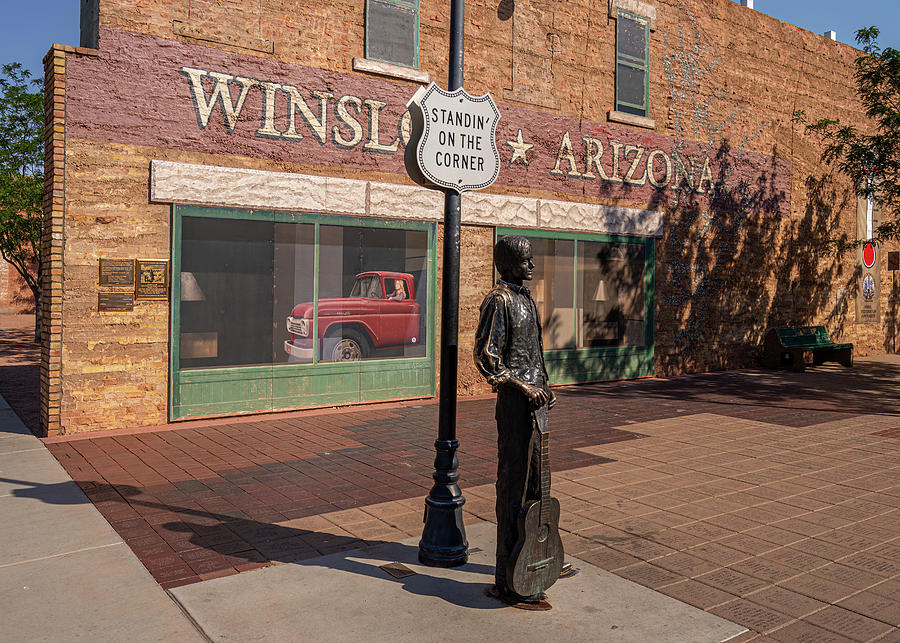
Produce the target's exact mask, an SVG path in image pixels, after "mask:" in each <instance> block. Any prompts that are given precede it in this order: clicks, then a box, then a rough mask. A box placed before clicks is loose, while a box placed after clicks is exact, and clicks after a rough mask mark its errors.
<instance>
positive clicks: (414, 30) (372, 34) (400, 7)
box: [365, 0, 420, 69]
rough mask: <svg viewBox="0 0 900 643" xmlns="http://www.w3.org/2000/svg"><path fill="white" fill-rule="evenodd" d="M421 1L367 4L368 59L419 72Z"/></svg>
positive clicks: (385, 0) (368, 0)
mask: <svg viewBox="0 0 900 643" xmlns="http://www.w3.org/2000/svg"><path fill="white" fill-rule="evenodd" d="M419 18H420V11H419V0H366V43H365V48H366V58H367V59H369V60H377V61H380V62H385V63H390V64H392V65H400V66H401V67H409V68H412V69H418V68H419Z"/></svg>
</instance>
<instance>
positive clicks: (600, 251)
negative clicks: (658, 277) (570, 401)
mask: <svg viewBox="0 0 900 643" xmlns="http://www.w3.org/2000/svg"><path fill="white" fill-rule="evenodd" d="M505 234H525V235H526V236H527V237H528V238H529V240H530V241H531V248H532V254H533V258H534V264H535V270H534V278H533V279H532V281H531V283H530V284H529V287H530V289H531V293H532V297H533V298H534V301H535V305H536V306H537V309H538V314H539V315H540V317H541V324H542V329H543V340H544V350H546V351H555V355H554V356H553V358H552V359H553V360H557V361H559V362H560V364H561V366H560V368H565V369H570V372H567V373H566V374H565V376H566V377H568V376H569V375H572V372H571V370H572V369H574V370H575V371H578V369H587V370H586V371H584V372H580V371H579V372H578V373H577V377H578V378H582V380H583V379H587V378H590V377H591V376H592V375H595V374H592V373H590V372H588V371H589V370H590V369H591V368H594V367H600V368H604V369H606V368H607V367H608V365H607V363H606V362H602V360H604V359H606V358H601V357H598V356H600V355H601V354H604V355H605V354H609V355H612V353H613V352H614V351H609V350H606V351H604V349H623V350H626V351H629V354H631V353H634V351H635V350H637V351H639V352H641V356H642V357H640V358H639V359H638V361H635V362H633V363H634V364H639V365H640V368H642V369H643V368H646V367H647V365H648V364H652V361H651V360H652V348H653V346H652V340H650V339H649V337H652V335H650V334H649V333H650V332H652V329H649V330H648V328H647V324H648V319H649V320H652V309H651V304H650V302H649V300H648V292H647V289H648V288H650V294H651V296H652V282H653V278H652V272H651V274H650V275H649V276H648V274H647V273H648V271H652V269H653V265H652V264H653V241H652V240H650V239H644V238H640V237H625V236H601V235H590V234H577V233H568V232H561V233H557V234H556V235H554V233H552V232H551V233H548V232H537V231H518V230H511V229H501V230H498V236H502V235H505ZM545 235H546V236H545ZM597 349H600V350H597ZM588 354H590V355H593V357H587V356H588ZM595 359H600V360H601V362H592V361H591V360H595ZM585 360H587V361H585ZM626 361H627V360H626ZM631 372H632V371H627V370H626V371H620V372H616V373H614V374H612V376H619V375H622V374H623V373H625V374H630V373H631Z"/></svg>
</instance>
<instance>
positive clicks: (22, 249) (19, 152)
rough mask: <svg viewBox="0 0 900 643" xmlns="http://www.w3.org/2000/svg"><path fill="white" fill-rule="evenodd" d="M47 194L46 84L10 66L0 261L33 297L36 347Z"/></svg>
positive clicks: (1, 107)
mask: <svg viewBox="0 0 900 643" xmlns="http://www.w3.org/2000/svg"><path fill="white" fill-rule="evenodd" d="M33 88H36V89H33ZM43 194H44V94H43V87H42V83H41V82H40V80H38V79H34V78H32V77H31V74H30V72H29V71H28V70H27V69H25V68H23V67H22V65H21V64H19V63H9V64H7V65H3V68H2V71H0V255H2V257H3V259H4V260H6V261H7V262H9V263H10V264H11V265H12V266H13V267H14V268H15V269H16V271H17V272H18V273H19V274H20V275H21V276H22V279H23V280H24V281H25V283H26V284H27V285H28V287H29V288H30V289H31V292H32V294H33V295H34V303H35V341H38V340H39V339H40V317H41V297H40V288H41V213H42V209H43V208H42V201H43Z"/></svg>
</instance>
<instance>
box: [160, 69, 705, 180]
mask: <svg viewBox="0 0 900 643" xmlns="http://www.w3.org/2000/svg"><path fill="white" fill-rule="evenodd" d="M178 71H179V72H180V73H181V74H182V75H183V76H185V78H187V81H188V88H189V91H190V95H191V99H192V101H193V104H194V112H195V116H196V118H197V125H198V126H199V127H200V129H206V128H207V127H208V126H209V123H210V119H211V118H212V115H213V112H214V111H215V110H216V108H217V107H218V108H219V109H220V110H221V113H222V118H223V121H224V124H225V128H226V130H227V131H228V133H229V134H232V133H234V130H235V127H236V126H237V123H238V122H239V119H240V117H241V112H242V111H243V109H244V106H245V103H246V101H247V96H248V94H249V93H250V92H251V91H252V90H258V91H259V92H260V97H261V105H262V107H261V110H260V112H261V113H260V114H259V127H258V128H257V129H256V130H255V131H254V135H255V136H257V137H260V138H268V139H275V140H285V141H295V142H299V141H302V140H303V139H304V138H306V137H307V136H308V135H312V138H314V139H315V140H316V142H317V143H318V144H319V145H321V146H326V145H328V144H329V143H330V144H332V145H333V146H334V147H336V148H338V149H342V150H351V149H355V148H357V147H358V146H360V145H362V149H363V151H365V152H369V153H374V154H386V155H394V154H396V153H397V151H398V150H399V149H400V146H401V144H402V145H404V146H405V145H406V144H407V143H408V142H409V136H410V123H411V120H410V115H409V112H408V111H406V112H404V113H403V115H402V116H401V117H400V118H399V119H398V120H397V123H396V125H395V126H394V128H393V129H394V132H395V133H394V135H393V136H391V137H383V136H382V131H381V130H382V125H383V120H384V119H383V118H382V116H383V110H384V108H386V107H387V106H388V105H387V103H385V102H383V101H380V100H375V99H373V98H361V97H359V96H354V95H352V94H345V95H343V96H340V97H336V95H335V94H334V93H332V92H328V91H321V90H312V91H310V92H309V95H308V96H306V97H305V96H304V95H303V94H301V92H300V89H298V88H297V87H294V86H293V85H287V84H284V83H276V82H271V81H265V80H258V79H255V78H251V77H247V76H237V75H232V74H226V73H223V72H217V71H208V70H205V69H199V68H196V67H187V66H184V67H181V68H180V69H179V70H178ZM298 114H299V116H300V118H299V119H298V118H297V116H298ZM429 116H430V119H431V121H432V122H434V123H435V124H437V125H440V126H443V127H450V128H463V129H466V130H483V129H484V128H485V126H486V124H487V119H486V118H485V117H484V116H480V115H475V114H471V113H466V112H459V111H453V110H448V109H440V108H432V109H431V112H430V114H429ZM329 118H333V120H332V123H331V124H330V126H329V122H328V121H329ZM301 121H302V125H301ZM521 135H522V134H521V130H519V134H518V135H517V136H518V137H521ZM440 137H441V138H440V143H441V145H442V146H444V145H446V146H448V147H454V146H455V147H457V149H460V148H461V149H464V150H473V151H481V150H482V149H483V148H484V146H486V145H487V143H486V142H485V141H484V140H483V136H481V135H478V134H475V133H473V132H471V131H470V132H459V131H453V130H452V129H441V130H440ZM581 140H582V144H583V152H582V153H580V154H578V153H576V150H575V147H574V145H573V144H572V136H571V134H570V133H569V132H568V131H566V132H564V133H563V134H562V137H561V138H560V141H559V145H558V147H557V151H556V157H555V159H554V164H553V167H552V168H551V169H550V170H549V173H550V175H551V176H554V177H559V178H571V179H581V180H584V181H594V180H597V179H599V180H600V181H603V182H605V183H608V184H612V185H628V186H634V187H644V186H646V185H647V184H648V183H649V185H650V186H651V187H653V188H655V189H657V190H664V189H666V188H668V187H673V188H678V187H680V186H682V185H684V186H685V187H687V188H688V189H690V190H692V191H693V192H696V193H698V194H712V193H713V192H714V191H715V183H714V179H713V173H712V166H711V163H710V159H709V157H708V156H704V157H703V158H702V159H701V158H697V159H692V158H690V157H688V156H687V155H686V154H684V153H683V152H682V151H676V150H672V152H671V154H669V153H667V152H666V151H665V150H662V149H650V150H648V149H647V148H646V147H644V146H643V145H632V144H628V143H623V142H621V141H613V140H609V141H606V142H605V143H604V141H601V140H600V139H597V138H594V137H592V136H583V137H582V139H581ZM514 143H515V145H521V146H522V147H524V146H526V143H525V141H524V139H523V140H522V141H521V142H520V143H519V142H518V138H517V139H516V141H510V142H508V143H507V144H508V145H513V144H514ZM527 145H528V148H530V147H533V145H530V144H527ZM579 157H580V158H579ZM435 162H436V164H437V165H439V166H441V167H447V168H451V169H461V170H470V169H471V170H476V169H481V168H480V165H481V164H483V158H481V157H479V156H476V155H469V154H459V153H447V151H441V152H438V153H437V156H436V158H435ZM523 165H525V166H526V167H528V165H527V164H526V163H523ZM582 168H583V169H582ZM623 171H624V175H623V174H622V172H623Z"/></svg>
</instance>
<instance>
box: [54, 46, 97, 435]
mask: <svg viewBox="0 0 900 643" xmlns="http://www.w3.org/2000/svg"><path fill="white" fill-rule="evenodd" d="M68 54H80V55H87V56H96V55H97V51H96V50H94V49H85V48H83V47H70V46H67V45H58V44H55V45H53V46H52V47H51V49H50V51H48V52H47V55H46V56H44V221H43V230H42V232H41V266H42V267H41V388H40V392H41V393H40V395H41V399H40V404H41V433H42V434H43V435H45V436H51V435H58V434H59V433H61V432H62V426H61V422H60V399H61V389H62V359H61V354H62V353H61V352H62V327H63V283H64V276H65V273H64V267H63V249H64V246H65V205H66V200H65V199H66V197H65V183H66V172H65V170H66V148H65V144H66V56H67V55H68Z"/></svg>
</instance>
